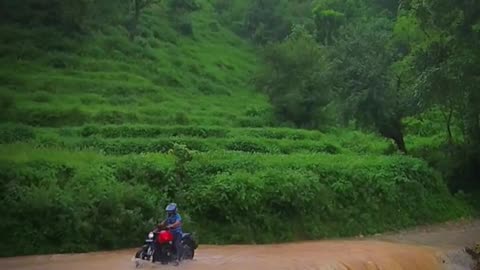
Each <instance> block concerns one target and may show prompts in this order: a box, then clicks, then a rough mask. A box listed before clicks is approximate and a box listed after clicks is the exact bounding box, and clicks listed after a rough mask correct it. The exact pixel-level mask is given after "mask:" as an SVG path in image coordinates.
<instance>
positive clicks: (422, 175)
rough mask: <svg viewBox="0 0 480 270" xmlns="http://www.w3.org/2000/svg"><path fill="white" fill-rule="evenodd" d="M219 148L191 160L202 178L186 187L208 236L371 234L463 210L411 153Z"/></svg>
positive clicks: (259, 238) (222, 239) (257, 238)
mask: <svg viewBox="0 0 480 270" xmlns="http://www.w3.org/2000/svg"><path fill="white" fill-rule="evenodd" d="M225 155H227V154H217V155H209V154H202V155H200V156H199V157H197V159H195V160H194V161H193V163H192V164H191V165H190V173H191V174H193V175H197V174H198V175H199V177H198V178H199V179H203V180H200V181H199V182H197V184H195V185H194V187H193V188H191V189H190V190H189V192H190V196H189V197H188V198H189V199H188V200H187V201H188V203H189V210H190V214H191V216H192V218H193V220H195V221H196V222H197V223H198V224H200V230H202V235H203V238H202V239H206V240H207V241H209V242H216V243H238V242H243V243H246V242H256V243H259V242H260V243H266V242H272V241H285V240H299V239H312V238H322V237H338V236H352V235H358V234H371V233H376V232H380V231H385V230H392V229H397V228H402V227H405V226H412V225H417V224H423V223H426V222H432V221H433V222H438V221H442V220H447V219H450V218H454V217H459V216H462V215H466V214H468V213H469V210H468V208H467V207H466V206H465V205H464V204H463V203H461V202H458V201H457V200H456V199H454V198H453V197H452V196H451V195H450V194H449V193H448V190H447V188H446V186H445V184H444V183H443V181H442V180H441V178H439V177H438V175H436V174H435V173H434V172H433V171H432V170H431V169H430V168H429V167H428V166H427V165H426V164H425V163H423V162H421V161H420V160H416V159H411V158H404V157H400V156H399V157H392V158H386V157H369V156H364V157H362V158H359V157H356V156H348V155H341V156H340V155H339V156H328V155H315V156H314V155H290V156H288V157H287V156H271V155H245V154H233V155H232V154H229V155H228V158H227V156H225ZM204 158H205V159H204ZM202 225H203V226H205V227H203V226H202ZM205 228H208V229H205ZM212 228H213V229H212ZM203 229H205V230H203ZM212 232H215V233H212ZM259 232H261V233H259Z"/></svg>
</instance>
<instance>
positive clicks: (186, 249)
mask: <svg viewBox="0 0 480 270" xmlns="http://www.w3.org/2000/svg"><path fill="white" fill-rule="evenodd" d="M194 257H195V250H194V249H193V248H191V247H190V246H189V245H184V246H183V256H182V258H183V259H184V260H193V258H194Z"/></svg>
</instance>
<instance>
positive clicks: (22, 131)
mask: <svg viewBox="0 0 480 270" xmlns="http://www.w3.org/2000/svg"><path fill="white" fill-rule="evenodd" d="M34 138H35V132H34V130H33V128H31V127H29V126H23V125H12V124H10V125H0V143H14V142H23V141H28V140H32V139H34Z"/></svg>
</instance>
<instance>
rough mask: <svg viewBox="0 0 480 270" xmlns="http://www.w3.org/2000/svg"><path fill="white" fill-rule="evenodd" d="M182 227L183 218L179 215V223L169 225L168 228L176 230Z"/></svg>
mask: <svg viewBox="0 0 480 270" xmlns="http://www.w3.org/2000/svg"><path fill="white" fill-rule="evenodd" d="M181 225H182V217H180V215H177V221H175V223H173V224H171V225H168V226H167V227H169V228H172V229H175V228H177V227H179V226H181Z"/></svg>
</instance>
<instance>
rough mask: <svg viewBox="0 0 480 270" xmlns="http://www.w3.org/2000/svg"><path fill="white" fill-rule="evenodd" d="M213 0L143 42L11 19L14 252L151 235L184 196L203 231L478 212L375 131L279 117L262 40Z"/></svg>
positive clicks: (8, 69)
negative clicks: (254, 42)
mask: <svg viewBox="0 0 480 270" xmlns="http://www.w3.org/2000/svg"><path fill="white" fill-rule="evenodd" d="M201 3H202V8H201V9H200V10H199V11H196V12H194V13H193V14H192V26H193V36H185V35H182V34H181V33H179V32H178V31H177V30H175V28H174V27H173V26H172V23H171V22H170V21H169V19H168V16H165V14H166V13H165V12H166V11H165V8H164V7H162V6H153V7H152V8H150V9H148V11H147V12H146V13H145V14H144V16H143V17H142V20H141V25H140V27H139V29H140V34H139V36H138V37H136V38H135V40H134V41H131V40H129V38H128V33H127V32H126V30H125V29H124V28H123V27H122V26H109V27H104V28H102V29H101V30H100V29H98V30H96V31H92V32H91V33H88V34H87V33H83V34H73V33H65V32H62V31H59V30H58V29H54V28H49V27H42V26H36V27H33V28H27V27H23V26H20V25H17V24H3V25H2V26H1V28H0V33H1V36H2V40H3V41H4V42H2V44H1V45H0V82H1V83H0V101H1V104H2V106H1V109H0V110H1V121H2V123H1V125H0V180H1V185H0V194H1V197H0V198H1V199H0V212H1V213H2V216H3V218H2V222H1V223H0V237H1V238H2V243H1V244H0V255H3V256H6V255H20V254H32V253H44V252H47V253H50V252H70V251H86V250H97V249H110V248H120V247H128V246H132V245H136V244H139V243H141V240H142V237H143V235H144V233H145V232H146V231H147V230H148V229H150V228H151V226H152V224H154V222H155V221H156V219H158V218H161V217H162V216H163V212H162V209H163V207H164V205H165V204H166V203H167V202H169V201H172V200H175V201H177V202H178V203H179V204H180V207H181V211H182V214H183V215H184V217H185V219H186V221H187V222H186V223H187V225H186V226H187V229H189V230H194V231H196V232H197V233H199V234H200V235H201V236H202V238H201V239H200V240H201V242H202V243H207V242H209V243H246V242H261V243H265V242H276V241H287V240H298V239H317V238H323V237H336V236H347V235H355V234H359V233H363V234H366V233H375V232H379V231H384V230H391V229H396V228H402V227H405V226H409V225H414V224H420V223H428V222H434V221H442V220H446V219H451V218H456V217H460V216H465V215H468V214H469V213H470V209H469V208H468V207H467V206H466V205H465V204H464V203H463V202H461V201H460V200H458V199H456V198H454V197H453V196H451V195H450V193H449V192H448V190H447V188H446V185H445V183H444V182H443V181H442V179H441V177H439V175H438V174H437V173H436V172H435V171H433V170H432V169H431V168H430V167H428V165H427V164H426V163H425V162H423V161H420V160H418V159H414V158H410V157H405V156H400V155H397V154H396V151H395V147H394V146H393V145H392V143H391V142H389V141H386V140H384V139H381V138H380V137H378V136H376V135H373V134H366V133H362V132H358V131H345V130H332V131H330V132H327V133H322V132H319V131H307V130H299V129H291V128H287V127H278V126H276V125H275V122H274V121H273V118H272V113H271V108H270V105H269V104H268V101H267V99H266V97H265V96H263V95H262V94H260V93H258V92H256V91H255V89H254V88H253V86H252V84H251V83H250V80H251V74H252V72H254V70H255V68H256V67H257V66H258V64H259V63H257V60H256V56H255V50H254V48H253V47H252V46H250V45H249V44H248V43H247V42H245V41H244V40H242V39H240V38H239V37H237V36H236V35H234V34H233V33H232V32H230V31H229V30H228V29H227V28H224V27H223V26H222V25H221V24H220V23H219V22H218V16H217V14H216V13H215V12H214V10H213V8H212V6H211V5H210V4H209V2H207V1H202V2H201ZM415 140H417V139H415ZM181 145H185V146H186V147H187V148H183V147H182V146H181ZM65 228H68V230H66V229H65Z"/></svg>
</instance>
